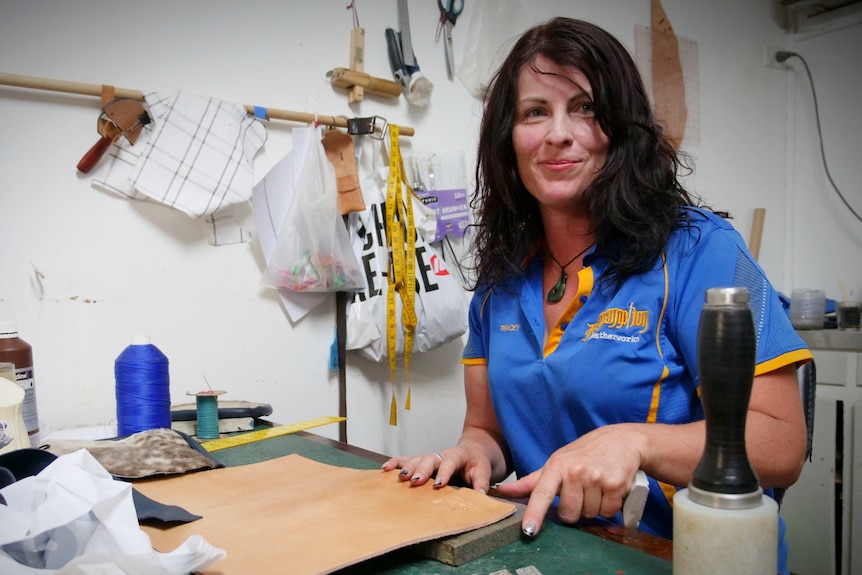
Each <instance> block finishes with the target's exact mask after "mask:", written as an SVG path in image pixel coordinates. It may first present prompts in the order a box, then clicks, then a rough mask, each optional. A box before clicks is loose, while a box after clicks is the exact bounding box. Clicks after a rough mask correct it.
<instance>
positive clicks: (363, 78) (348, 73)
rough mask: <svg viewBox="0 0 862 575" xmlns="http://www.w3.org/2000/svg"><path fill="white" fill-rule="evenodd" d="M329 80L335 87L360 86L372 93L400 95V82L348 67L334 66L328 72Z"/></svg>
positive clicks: (395, 96)
mask: <svg viewBox="0 0 862 575" xmlns="http://www.w3.org/2000/svg"><path fill="white" fill-rule="evenodd" d="M329 82H330V84H332V85H333V86H335V87H336V88H350V87H351V86H361V87H362V88H365V89H366V90H368V91H369V92H371V93H372V94H378V95H380V96H388V97H390V98H398V97H400V96H401V92H402V88H401V83H400V82H394V81H392V80H386V79H384V78H375V77H374V76H369V75H368V74H366V73H364V72H357V71H356V70H350V69H348V68H335V69H333V70H332V71H331V72H330V75H329Z"/></svg>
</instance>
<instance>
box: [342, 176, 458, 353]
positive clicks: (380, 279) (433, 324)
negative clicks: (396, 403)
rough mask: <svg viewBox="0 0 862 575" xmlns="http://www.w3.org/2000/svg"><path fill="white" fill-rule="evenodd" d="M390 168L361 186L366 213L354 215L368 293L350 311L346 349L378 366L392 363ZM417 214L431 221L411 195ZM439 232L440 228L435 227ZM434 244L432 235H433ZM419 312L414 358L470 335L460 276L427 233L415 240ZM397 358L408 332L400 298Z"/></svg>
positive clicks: (355, 300) (352, 227)
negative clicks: (389, 327) (389, 317)
mask: <svg viewBox="0 0 862 575" xmlns="http://www.w3.org/2000/svg"><path fill="white" fill-rule="evenodd" d="M388 173H389V169H388V168H380V169H378V170H376V171H374V172H373V173H371V174H370V175H368V176H367V177H366V178H365V179H363V180H362V183H361V186H362V193H363V195H364V196H365V204H366V206H367V207H366V209H365V211H363V212H358V213H353V214H350V218H349V220H348V223H349V226H348V228H349V230H350V237H351V240H352V242H353V247H354V250H355V252H356V255H357V257H358V258H359V260H360V261H361V262H362V265H363V270H364V272H365V276H366V277H365V283H366V284H367V285H366V287H365V289H363V290H361V291H358V292H356V293H355V294H354V295H353V299H352V301H351V302H350V303H349V304H348V307H347V349H349V350H357V351H359V352H360V353H361V354H362V355H364V356H365V357H367V358H369V359H371V360H373V361H383V360H388V359H389V350H388V340H387V329H386V319H387V309H386V307H387V303H386V301H387V298H386V294H387V289H388V286H387V282H388V279H387V278H388V274H389V267H390V257H389V252H388V250H387V247H386V222H385V215H384V213H385V209H384V208H385V204H386V187H387V181H388ZM410 197H411V201H413V202H414V212H415V213H416V214H417V216H418V215H419V214H420V213H422V214H423V215H424V216H425V217H427V210H423V209H422V207H421V202H420V201H419V200H418V199H417V198H416V197H415V196H413V195H412V194H411V195H410ZM435 227H436V226H435ZM432 239H433V234H432ZM416 284H417V292H416V298H415V309H416V319H417V324H416V327H415V329H414V333H413V349H412V352H413V353H421V352H424V351H429V350H431V349H434V348H435V347H438V346H440V345H443V344H444V343H447V342H450V341H452V340H454V339H456V338H458V337H460V336H461V335H463V334H464V333H465V332H466V331H467V312H468V306H469V300H468V297H467V292H466V291H465V290H464V289H463V288H462V287H461V284H460V283H459V281H458V276H457V275H456V272H455V270H450V269H449V266H447V264H446V262H444V261H443V258H442V256H441V254H440V253H439V252H438V251H437V249H436V248H435V247H434V246H433V245H432V244H430V243H429V242H428V240H427V239H426V238H425V237H424V236H423V234H422V233H417V234H416ZM395 300H396V306H397V307H396V310H395V317H396V318H397V321H398V325H397V330H396V335H397V338H396V350H397V352H396V356H397V357H402V356H403V355H404V328H403V325H402V323H401V317H402V308H401V299H400V298H397V297H396V298H395Z"/></svg>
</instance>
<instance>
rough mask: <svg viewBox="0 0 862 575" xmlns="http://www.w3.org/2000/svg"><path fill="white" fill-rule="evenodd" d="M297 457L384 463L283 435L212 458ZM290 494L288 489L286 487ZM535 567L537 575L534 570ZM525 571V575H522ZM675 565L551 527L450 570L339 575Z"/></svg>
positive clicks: (588, 572) (638, 570) (655, 572)
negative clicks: (297, 455) (295, 455)
mask: <svg viewBox="0 0 862 575" xmlns="http://www.w3.org/2000/svg"><path fill="white" fill-rule="evenodd" d="M291 453H296V454H299V455H302V456H303V457H307V458H308V459H314V460H315V461H320V462H321V463H327V464H330V465H339V466H343V467H353V468H356V469H378V468H379V463H377V462H375V461H372V460H370V459H368V458H364V457H361V456H359V455H355V454H353V453H347V452H345V451H341V450H339V449H336V448H334V447H331V446H329V445H325V444H323V443H319V442H317V441H312V440H311V439H309V438H307V437H302V436H299V435H282V436H279V437H272V438H270V439H265V440H263V441H256V442H254V443H248V444H245V445H240V446H237V447H231V448H229V449H224V450H221V451H216V452H213V453H212V456H213V457H215V458H216V459H218V460H219V461H221V462H222V463H224V464H225V465H227V466H229V467H232V466H237V465H247V464H250V463H257V462H259V461H265V460H268V459H273V458H276V457H281V456H283V455H289V454H291ZM285 488H289V486H287V485H286V486H285ZM530 567H532V570H531V569H530ZM519 570H520V571H519ZM672 571H673V566H672V563H671V562H670V561H667V560H665V559H660V558H658V557H655V556H653V555H649V554H647V553H643V552H641V551H638V550H636V549H632V548H629V547H626V546H624V545H621V544H619V543H615V542H612V541H606V540H604V539H601V538H599V537H597V536H595V535H592V534H590V533H586V532H584V531H581V530H579V529H575V528H573V527H568V526H564V525H560V524H556V523H550V522H546V523H545V526H544V527H543V528H542V530H541V531H540V532H539V534H538V535H537V536H536V537H534V538H532V539H522V540H520V541H517V542H515V543H512V544H510V545H507V546H505V547H503V548H501V549H499V550H498V551H496V552H493V553H489V554H488V555H485V556H483V557H480V558H478V559H474V560H473V561H470V562H468V563H465V564H464V565H461V566H460V567H451V566H449V565H446V564H444V563H440V562H438V561H435V560H433V559H426V558H424V557H422V556H420V555H418V554H416V553H413V552H411V551H410V550H409V548H408V549H404V550H401V551H397V552H394V553H389V554H387V555H384V556H382V557H378V558H376V559H371V560H369V561H365V562H363V563H360V564H358V565H355V566H353V567H349V568H346V569H343V570H341V571H339V572H338V573H339V574H340V575H360V574H361V575H365V574H372V573H373V574H375V575H377V574H395V573H398V574H407V575H430V574H440V575H449V574H468V575H488V574H492V573H493V574H494V575H522V574H523V575H581V574H583V575H604V574H607V575H635V574H636V575H670V574H671V573H672Z"/></svg>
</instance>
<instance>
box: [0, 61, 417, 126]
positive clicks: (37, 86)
mask: <svg viewBox="0 0 862 575" xmlns="http://www.w3.org/2000/svg"><path fill="white" fill-rule="evenodd" d="M0 85H4V86H15V87H18V88H31V89H34V90H48V91H52V92H64V93H67V94H80V95H84V96H95V97H97V98H101V96H102V85H101V84H86V83H83V82H70V81H67V80H53V79H50V78H39V77H35V76H25V75H21V74H9V73H5V72H0ZM398 90H399V94H400V90H401V87H400V85H399V87H398ZM114 93H115V95H116V97H117V98H131V99H134V100H143V99H144V94H143V92H141V91H140V90H132V89H128V88H114ZM243 107H244V108H245V109H246V111H247V112H248V113H249V114H254V115H256V116H261V115H262V114H263V115H264V118H265V119H267V120H286V121H289V122H300V123H303V124H312V123H315V122H318V123H320V124H323V125H325V126H333V127H339V128H346V127H347V118H346V117H344V116H326V115H323V114H312V113H308V112H294V111H291V110H281V109H278V108H265V107H262V106H251V105H248V104H243ZM399 130H400V132H399V133H400V134H401V135H402V136H412V135H413V134H414V133H415V132H414V130H413V128H411V127H409V126H399Z"/></svg>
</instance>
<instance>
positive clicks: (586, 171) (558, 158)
mask: <svg viewBox="0 0 862 575" xmlns="http://www.w3.org/2000/svg"><path fill="white" fill-rule="evenodd" d="M533 68H535V69H537V70H541V71H542V72H545V73H544V74H540V73H537V72H535V71H534V70H533ZM512 142H513V144H514V148H515V156H516V158H517V162H518V172H519V174H520V175H521V180H522V181H523V182H524V185H525V186H526V188H527V190H528V191H529V192H530V193H531V194H532V195H533V196H534V197H535V198H536V200H537V201H538V202H539V204H540V205H542V206H543V207H545V208H554V209H564V210H565V209H567V208H571V207H573V206H574V205H575V204H576V203H577V201H578V200H579V199H580V198H581V196H582V194H583V191H584V190H585V189H586V188H587V186H588V185H589V184H590V182H592V181H593V179H594V178H595V177H596V174H597V173H598V171H599V170H600V169H601V168H602V166H603V165H604V163H605V158H606V157H607V152H608V147H609V139H608V137H607V135H606V134H605V133H604V132H602V130H601V128H600V127H599V124H598V122H597V121H596V118H595V114H594V112H593V103H592V88H591V86H590V84H589V82H588V81H587V79H586V77H585V76H584V75H583V74H582V73H581V72H580V71H579V70H577V69H575V68H564V67H561V66H557V65H556V64H553V63H552V62H550V61H549V60H548V59H547V58H545V57H544V56H539V57H538V58H536V60H535V62H534V65H533V66H529V65H527V66H524V67H523V68H522V69H521V72H520V75H519V77H518V97H517V110H516V112H515V122H514V125H513V128H512Z"/></svg>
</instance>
